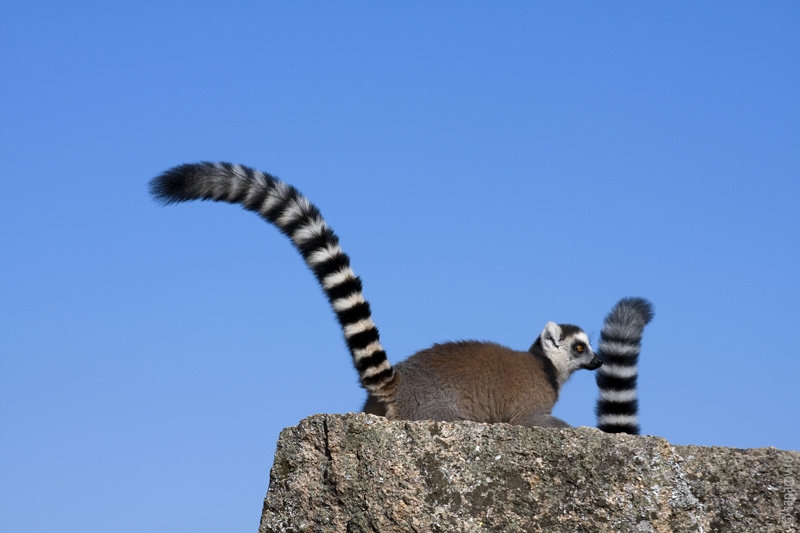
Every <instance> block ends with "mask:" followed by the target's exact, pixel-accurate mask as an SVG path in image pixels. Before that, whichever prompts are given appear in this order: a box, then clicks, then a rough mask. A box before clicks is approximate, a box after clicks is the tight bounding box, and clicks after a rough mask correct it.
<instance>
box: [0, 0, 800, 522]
mask: <svg viewBox="0 0 800 533" xmlns="http://www.w3.org/2000/svg"><path fill="white" fill-rule="evenodd" d="M798 28H800V5H799V4H798V3H796V2H703V3H689V2H680V3H653V2H648V3H646V4H642V3H639V2H603V3H593V2H559V3H556V2H503V3H490V2H483V3H475V2H458V3H456V2H435V3H423V2H415V3H402V4H400V3H389V2H377V3H376V2H356V1H351V2H341V3H335V4H333V3H323V2H313V3H311V2H293V3H288V2H283V3H277V2H276V3H266V2H226V3H223V2H216V3H213V2H161V3H155V2H129V3H127V4H123V3H121V2H73V3H57V2H47V3H45V2H9V1H4V2H2V3H0V136H2V138H0V150H2V157H0V174H1V175H2V180H3V193H2V197H1V199H0V202H2V208H0V228H1V229H0V239H2V242H1V243H0V248H1V249H2V250H3V259H2V261H1V262H0V329H2V334H0V425H1V426H0V530H2V531H3V532H9V533H11V532H15V533H16V532H38V531H45V530H48V531H49V530H51V529H53V527H55V528H56V529H58V530H59V531H63V532H81V533H90V532H101V531H102V532H106V531H109V530H113V531H115V532H137V533H138V532H142V531H193V532H203V531H208V532H211V531H223V530H224V531H252V532H255V531H256V528H257V526H258V519H259V516H260V511H261V501H262V499H263V497H264V495H265V493H266V490H267V485H268V481H269V468H270V466H271V463H272V454H273V452H274V444H275V441H276V439H277V437H278V433H279V431H280V429H281V428H283V427H286V426H289V425H294V424H296V423H297V422H298V421H299V420H300V419H302V418H303V417H305V416H308V415H311V414H314V413H344V412H348V411H357V410H359V408H360V406H361V402H362V401H363V399H364V393H363V392H362V391H361V389H359V388H358V386H357V381H356V375H355V372H354V371H353V370H352V368H351V366H350V362H349V356H348V354H347V351H346V349H345V346H344V343H343V342H342V340H341V335H340V332H339V330H338V328H337V326H336V324H335V321H334V318H333V315H332V313H331V311H330V310H329V308H328V306H327V303H326V301H325V299H324V297H323V296H322V293H321V291H320V290H319V288H318V287H317V286H316V284H315V281H314V279H313V277H312V276H311V274H310V273H309V272H308V271H307V269H306V268H305V266H304V265H303V263H302V261H301V260H300V258H299V256H298V255H297V254H296V253H295V251H294V250H293V249H292V248H291V246H290V245H289V242H288V241H287V240H286V239H285V238H284V237H283V236H281V235H280V234H279V233H278V232H277V231H276V230H275V229H274V228H272V227H270V226H268V225H266V224H264V223H263V222H261V221H260V220H259V219H258V218H256V217H255V216H253V215H252V214H250V213H246V212H243V211H242V210H240V209H238V208H236V207H231V206H227V205H220V204H200V203H194V204H185V205H180V206H171V207H168V208H165V207H159V206H158V205H156V204H155V203H154V202H152V201H151V200H150V198H149V197H148V195H147V182H148V180H149V179H150V178H151V177H153V176H155V175H156V174H158V173H160V172H161V171H163V170H165V169H167V168H169V167H171V166H173V165H176V164H179V163H184V162H193V161H198V160H225V161H232V162H239V163H244V164H248V165H250V166H253V167H256V168H259V169H261V170H265V171H267V172H271V173H273V174H276V175H278V176H280V177H281V178H283V179H284V180H285V181H287V182H289V183H292V184H294V185H295V186H297V187H298V188H299V189H300V190H301V191H303V192H304V193H305V194H306V195H307V196H308V197H309V198H310V199H311V200H312V201H314V202H315V203H316V204H317V205H319V206H320V208H321V209H322V212H323V214H324V215H325V217H326V218H327V220H328V222H329V223H330V225H331V226H332V227H333V228H334V229H335V230H336V231H337V233H338V234H339V235H340V237H341V239H342V243H343V245H344V248H345V249H346V250H347V251H348V252H349V253H350V255H351V256H352V258H353V266H354V269H355V270H356V272H357V273H358V274H360V275H361V277H362V278H363V279H364V283H365V292H366V295H367V297H368V298H369V300H370V301H371V302H372V306H373V309H374V318H375V321H376V323H377V324H378V326H379V328H380V329H381V333H382V340H383V343H384V346H385V347H386V349H387V351H388V353H389V357H390V359H391V360H393V361H399V360H401V359H402V358H404V357H406V356H407V355H409V354H411V353H413V352H415V351H417V350H419V349H422V348H425V347H428V346H429V345H430V344H432V343H433V342H437V341H445V340H455V339H467V338H477V339H485V340H493V341H496V342H501V343H504V344H507V345H510V346H513V347H517V348H523V349H526V348H527V347H528V346H529V345H530V343H531V342H532V341H533V339H534V338H535V337H536V335H537V334H538V333H539V331H540V330H541V328H542V326H543V325H544V324H545V323H546V322H547V321H548V320H555V321H559V322H573V323H576V324H579V325H581V326H583V327H584V328H585V329H586V330H587V331H589V332H590V333H592V334H593V335H594V338H595V339H596V338H597V337H598V336H599V330H600V326H601V324H602V320H603V317H604V316H605V314H606V313H607V312H608V311H609V310H610V308H611V307H612V305H613V304H614V303H615V302H616V301H617V300H618V299H619V298H621V297H624V296H631V295H637V296H644V297H647V298H649V299H651V300H652V302H653V303H654V305H655V308H656V318H655V321H654V322H653V323H652V324H651V325H650V326H649V327H648V328H647V330H646V332H645V340H644V350H643V353H642V360H641V365H640V370H641V379H640V382H641V415H642V426H643V431H644V432H645V433H648V434H652V435H659V436H662V437H665V438H667V439H669V440H670V441H671V442H673V443H676V444H698V445H720V446H734V447H742V448H747V447H761V446H775V447H778V448H784V449H794V450H798V449H800V424H798V412H799V411H798V410H799V409H800V387H798V373H799V372H800V357H798V340H797V336H798V335H797V334H798V324H800V282H798V276H799V275H800V274H798V273H799V272H800V250H799V248H800V209H798V200H800V96H799V95H800V31H798ZM595 398H596V386H595V384H594V378H593V376H592V374H591V373H590V372H582V373H579V374H577V375H576V376H574V377H573V380H572V381H571V382H570V383H569V384H568V385H567V386H566V388H565V390H564V392H563V395H562V399H561V401H560V404H559V405H558V406H557V408H556V414H557V415H558V416H560V417H562V418H564V419H566V420H567V421H569V422H570V423H572V424H574V425H594V416H593V414H592V410H593V407H594V401H595Z"/></svg>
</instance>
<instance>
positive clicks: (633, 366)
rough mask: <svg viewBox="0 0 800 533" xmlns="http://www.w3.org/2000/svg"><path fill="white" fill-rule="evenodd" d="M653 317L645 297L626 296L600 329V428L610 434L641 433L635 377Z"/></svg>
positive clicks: (651, 308)
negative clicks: (645, 333)
mask: <svg viewBox="0 0 800 533" xmlns="http://www.w3.org/2000/svg"><path fill="white" fill-rule="evenodd" d="M652 319H653V306H652V305H651V304H650V302H649V301H647V300H645V299H644V298H624V299H622V300H620V301H619V302H618V303H617V305H615V306H614V308H613V309H612V310H611V312H610V313H608V316H606V320H605V323H604V324H603V329H602V331H601V332H600V347H599V349H598V350H597V355H598V357H599V358H600V359H601V360H602V361H603V366H601V367H600V368H599V369H598V370H597V373H596V375H595V376H596V379H597V387H598V389H599V392H600V397H599V398H598V400H597V407H596V409H595V414H596V415H597V427H598V428H599V429H601V430H603V431H605V432H608V433H630V434H632V435H638V434H639V417H638V414H639V400H638V398H637V390H636V379H637V377H638V375H639V370H638V368H637V362H638V360H639V352H640V350H641V348H642V344H641V343H642V333H643V331H644V327H645V326H646V325H647V324H648V323H649V322H650V321H651V320H652Z"/></svg>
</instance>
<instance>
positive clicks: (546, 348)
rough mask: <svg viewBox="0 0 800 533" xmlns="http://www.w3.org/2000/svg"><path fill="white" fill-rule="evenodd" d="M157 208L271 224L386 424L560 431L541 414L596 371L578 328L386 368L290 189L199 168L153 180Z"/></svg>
mask: <svg viewBox="0 0 800 533" xmlns="http://www.w3.org/2000/svg"><path fill="white" fill-rule="evenodd" d="M150 192H151V194H152V195H153V196H154V197H155V198H156V199H157V200H160V201H161V202H162V203H165V204H170V203H175V202H183V201H187V200H195V199H202V200H214V201H224V202H228V203H238V204H241V205H242V206H243V207H244V208H245V209H248V210H250V211H254V212H256V213H258V214H259V215H260V216H261V217H262V218H263V219H265V220H266V221H267V222H270V223H272V224H274V225H275V226H277V228H278V229H279V230H280V231H281V232H282V233H284V234H285V235H286V236H288V237H289V239H290V240H291V241H292V243H293V244H294V245H295V247H296V248H297V250H298V251H299V252H300V254H301V255H302V257H303V259H304V260H305V262H306V264H307V265H308V267H309V268H310V269H311V270H312V272H313V273H314V276H315V277H316V278H317V281H318V282H319V284H320V285H321V286H322V289H323V291H324V292H325V295H326V296H327V298H328V301H329V302H330V304H331V306H332V307H333V310H334V312H335V313H336V317H337V319H338V321H339V324H340V325H341V327H342V331H343V332H344V338H345V342H346V343H347V347H348V349H349V350H350V354H351V355H352V359H353V364H354V366H355V368H356V370H357V371H358V375H359V379H360V381H361V385H362V386H363V387H364V388H365V389H366V390H367V392H368V393H369V397H368V400H367V403H366V405H365V410H367V411H368V412H374V413H379V414H382V415H384V416H386V417H387V418H389V419H393V420H398V419H401V420H421V419H433V420H441V421H453V420H473V421H478V422H510V423H513V424H520V425H527V426H533V425H538V426H549V427H565V426H568V424H566V423H565V422H563V421H561V420H559V419H557V418H555V417H553V416H551V415H550V412H551V410H552V408H553V405H554V404H555V402H556V400H557V399H558V394H559V391H560V388H561V386H562V385H563V384H564V383H565V382H566V381H567V379H568V378H569V376H570V375H571V374H572V372H574V371H575V370H578V369H581V368H586V369H596V368H598V367H599V366H600V365H601V361H600V359H598V358H597V356H596V355H595V354H594V352H593V351H592V349H591V346H590V344H589V339H588V337H587V336H586V333H584V332H583V331H582V330H581V329H580V328H578V327H577V326H572V325H568V324H561V325H558V324H555V323H553V322H549V323H547V325H545V327H544V329H543V330H542V332H541V334H540V335H539V337H538V339H537V340H536V341H535V342H534V343H533V345H532V346H531V348H530V349H529V351H527V352H521V351H516V350H512V349H510V348H506V347H504V346H500V345H497V344H493V343H485V342H454V343H445V344H437V345H434V346H433V347H432V348H430V349H427V350H423V351H421V352H418V353H416V354H414V355H412V356H411V357H409V358H408V359H407V360H405V361H403V362H402V363H399V364H398V365H397V366H392V365H391V364H390V363H389V360H388V359H387V357H386V352H385V351H384V349H383V347H382V346H381V344H380V339H379V335H378V329H377V327H376V326H375V324H374V323H373V322H372V319H371V313H370V307H369V304H368V303H367V301H366V299H365V298H364V295H363V293H362V286H361V280H360V279H359V278H358V276H356V274H355V273H354V272H353V270H352V269H351V268H350V258H349V257H348V256H347V254H345V253H344V251H343V250H342V249H341V247H340V246H339V239H338V237H337V236H336V235H335V234H334V233H333V231H332V230H331V229H330V228H329V227H328V225H327V224H326V223H325V221H324V220H323V218H322V216H321V215H320V212H319V210H318V209H317V207H316V206H314V205H313V204H312V203H311V202H309V201H308V199H307V198H305V197H304V196H303V195H302V194H300V192H298V191H297V189H295V188H294V187H292V186H291V185H287V184H286V183H284V182H282V181H280V180H279V179H277V178H275V177H273V176H270V175H269V174H266V173H263V172H259V171H256V170H253V169H250V168H247V167H244V166H241V165H232V164H229V163H199V164H188V165H181V166H178V167H175V168H173V169H171V170H168V171H167V172H165V173H163V174H161V175H160V176H158V177H157V178H154V179H153V180H152V181H151V183H150Z"/></svg>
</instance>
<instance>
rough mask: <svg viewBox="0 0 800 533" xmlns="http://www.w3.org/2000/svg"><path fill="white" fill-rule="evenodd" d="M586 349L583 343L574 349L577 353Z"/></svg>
mask: <svg viewBox="0 0 800 533" xmlns="http://www.w3.org/2000/svg"><path fill="white" fill-rule="evenodd" d="M585 350H586V345H585V344H578V345H576V346H575V351H576V352H578V353H583V352H584V351H585Z"/></svg>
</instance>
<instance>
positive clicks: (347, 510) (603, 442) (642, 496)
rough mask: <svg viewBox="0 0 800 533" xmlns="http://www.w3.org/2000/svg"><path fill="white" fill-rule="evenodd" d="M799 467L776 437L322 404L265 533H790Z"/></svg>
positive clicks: (286, 439)
mask: <svg viewBox="0 0 800 533" xmlns="http://www.w3.org/2000/svg"><path fill="white" fill-rule="evenodd" d="M798 473H800V453H798V452H788V451H780V450H777V449H774V448H760V449H752V450H740V449H733V448H719V447H713V448H708V447H699V446H673V445H671V444H670V443H668V442H667V441H666V440H664V439H662V438H658V437H647V436H631V435H610V434H606V433H603V432H601V431H599V430H596V429H593V428H574V429H542V428H524V427H519V426H511V425H507V424H479V423H474V422H458V423H446V422H430V421H423V422H405V421H400V422H389V421H387V420H386V419H384V418H380V417H376V416H372V415H366V414H351V415H316V416H312V417H310V418H307V419H305V420H303V421H301V422H300V424H299V425H298V426H296V427H290V428H287V429H285V430H283V432H282V433H281V436H280V439H279V441H278V448H277V451H276V454H275V462H274V464H273V467H272V471H271V474H270V485H269V491H268V492H267V497H266V499H265V501H264V512H263V515H262V518H261V527H260V528H259V533H267V532H279V531H280V532H300V531H309V532H329V531H330V532H339V531H341V532H361V531H364V532H399V531H414V532H420V533H426V532H451V531H497V532H515V531H525V532H534V531H569V532H574V531H624V532H628V531H633V532H638V531H642V532H682V531H693V532H694V531H703V532H712V531H720V532H726V533H727V532H732V531H742V532H745V531H746V532H762V531H763V532H771V531H774V532H781V533H786V532H790V531H796V529H795V528H796V526H797V524H798V523H800V512H798V506H797V505H795V502H794V499H793V498H795V497H796V494H797V491H798V484H797V483H798V478H800V476H799V475H798Z"/></svg>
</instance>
